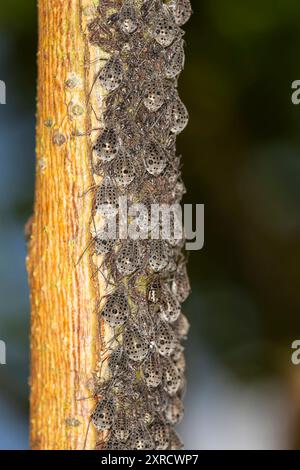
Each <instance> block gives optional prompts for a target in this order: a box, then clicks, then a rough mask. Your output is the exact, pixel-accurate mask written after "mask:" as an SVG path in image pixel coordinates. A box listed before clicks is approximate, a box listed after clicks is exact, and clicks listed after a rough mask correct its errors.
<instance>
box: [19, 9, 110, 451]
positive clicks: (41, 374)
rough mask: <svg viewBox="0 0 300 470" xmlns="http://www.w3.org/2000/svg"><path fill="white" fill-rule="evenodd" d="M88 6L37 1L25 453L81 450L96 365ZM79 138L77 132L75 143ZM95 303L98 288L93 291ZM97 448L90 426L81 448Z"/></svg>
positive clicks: (28, 261)
mask: <svg viewBox="0 0 300 470" xmlns="http://www.w3.org/2000/svg"><path fill="white" fill-rule="evenodd" d="M89 4H91V2H90V1H89V2H88V1H87V0H82V1H79V0H39V2H38V8H39V13H38V15H39V50H38V70H39V72H38V112H37V144H36V158H37V160H36V189H35V206H34V216H33V221H32V231H31V236H30V240H29V247H28V249H29V251H28V259H27V267H28V273H29V284H30V296H31V380H30V384H31V396H30V414H31V417H30V423H31V447H32V448H33V449H82V448H83V447H84V441H85V437H86V431H87V427H88V423H89V416H90V410H91V407H92V406H93V400H92V399H83V398H87V397H88V396H89V395H91V391H90V390H89V389H88V387H87V385H88V382H89V380H90V379H91V377H92V373H93V371H94V370H95V367H96V361H97V347H98V346H97V334H98V332H97V324H96V323H97V321H96V318H97V317H96V315H95V307H96V302H97V299H98V300H99V294H98V289H99V285H98V284H97V285H95V281H94V278H93V275H92V272H93V267H92V265H91V256H90V252H89V251H87V253H86V255H85V256H83V257H82V259H81V261H80V263H78V260H79V258H80V257H81V255H82V253H83V252H84V250H85V249H86V247H87V246H88V245H89V244H90V242H91V236H90V221H91V207H92V192H87V193H86V194H85V195H84V196H82V195H83V193H84V192H85V191H86V190H88V189H89V188H90V187H91V186H92V184H93V179H92V175H91V171H90V160H89V152H90V148H89V147H90V144H89V137H87V136H86V135H85V134H86V131H87V129H89V127H90V123H89V122H88V117H87V112H86V111H87V97H88V94H89V91H90V87H91V83H90V81H89V77H88V76H87V74H86V67H85V61H86V60H87V57H89V44H88V43H87V41H86V39H85V35H84V32H83V28H84V24H83V23H82V17H84V14H85V13H87V14H88V7H89ZM80 134H83V135H82V136H81V137H79V135H80ZM100 291H101V295H104V293H105V292H104V287H103V286H101V285H100ZM94 447H95V433H94V431H93V429H92V428H91V429H90V431H89V433H88V435H87V441H86V448H87V449H92V448H94Z"/></svg>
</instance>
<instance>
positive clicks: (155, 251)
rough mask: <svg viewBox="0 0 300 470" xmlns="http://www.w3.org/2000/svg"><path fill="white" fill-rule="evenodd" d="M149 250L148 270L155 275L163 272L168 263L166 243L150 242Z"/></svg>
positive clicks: (161, 241) (162, 241) (159, 241)
mask: <svg viewBox="0 0 300 470" xmlns="http://www.w3.org/2000/svg"><path fill="white" fill-rule="evenodd" d="M149 249H150V254H149V259H148V263H149V268H150V269H151V271H153V272H155V273H157V272H160V271H163V269H165V267H166V266H167V265H168V262H169V255H168V250H167V246H166V242H165V241H164V240H152V241H151V242H150V245H149Z"/></svg>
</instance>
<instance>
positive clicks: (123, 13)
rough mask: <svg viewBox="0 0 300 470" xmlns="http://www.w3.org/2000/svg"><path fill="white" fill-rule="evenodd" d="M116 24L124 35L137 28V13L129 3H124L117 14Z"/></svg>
mask: <svg viewBox="0 0 300 470" xmlns="http://www.w3.org/2000/svg"><path fill="white" fill-rule="evenodd" d="M118 24H119V27H120V29H121V31H123V33H125V34H131V33H133V32H134V31H135V30H136V29H137V27H138V18H137V12H136V9H135V8H134V6H132V5H131V2H130V1H125V2H124V4H123V6H122V8H121V10H120V13H119V14H118Z"/></svg>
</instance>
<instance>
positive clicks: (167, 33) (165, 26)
mask: <svg viewBox="0 0 300 470" xmlns="http://www.w3.org/2000/svg"><path fill="white" fill-rule="evenodd" d="M151 35H152V37H153V39H154V40H155V41H156V42H157V43H158V44H160V45H161V46H162V47H168V46H170V45H171V44H172V42H173V41H174V39H175V38H176V36H178V35H180V30H179V28H178V26H177V25H176V24H175V23H174V21H173V20H172V18H171V16H170V15H168V14H167V13H161V14H159V15H158V16H156V17H155V19H154V21H153V23H152V25H151Z"/></svg>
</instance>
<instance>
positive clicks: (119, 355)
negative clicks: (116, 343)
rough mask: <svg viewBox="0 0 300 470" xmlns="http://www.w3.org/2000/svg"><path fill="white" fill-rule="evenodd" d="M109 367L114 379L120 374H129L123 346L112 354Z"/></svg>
mask: <svg viewBox="0 0 300 470" xmlns="http://www.w3.org/2000/svg"><path fill="white" fill-rule="evenodd" d="M108 367H109V370H110V373H111V376H112V377H114V376H116V375H117V373H119V372H125V373H126V372H127V369H128V358H127V356H126V354H125V353H124V349H123V347H122V346H120V347H118V348H117V349H115V350H114V351H113V352H112V353H111V354H110V356H109V358H108Z"/></svg>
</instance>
